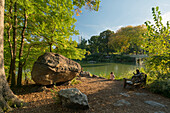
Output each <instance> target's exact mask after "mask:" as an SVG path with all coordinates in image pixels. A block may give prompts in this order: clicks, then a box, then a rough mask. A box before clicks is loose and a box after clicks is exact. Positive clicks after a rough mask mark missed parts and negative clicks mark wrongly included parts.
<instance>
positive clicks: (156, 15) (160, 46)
mask: <svg viewBox="0 0 170 113" xmlns="http://www.w3.org/2000/svg"><path fill="white" fill-rule="evenodd" d="M152 14H153V20H154V24H151V22H150V21H146V22H145V25H146V26H147V29H148V32H147V33H145V34H144V37H143V40H144V43H143V47H144V49H145V50H146V51H148V55H149V57H148V58H147V59H146V69H147V71H148V72H149V73H150V74H151V76H154V77H156V78H157V79H169V78H170V68H169V66H170V62H169V55H170V50H169V45H170V25H169V21H167V23H166V26H164V25H163V23H162V17H161V12H160V11H159V7H156V8H154V7H153V8H152Z"/></svg>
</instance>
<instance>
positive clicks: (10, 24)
mask: <svg viewBox="0 0 170 113" xmlns="http://www.w3.org/2000/svg"><path fill="white" fill-rule="evenodd" d="M10 3H11V4H10V8H9V15H10V16H9V28H8V33H7V34H8V43H9V48H10V55H11V62H12V57H13V50H12V43H11V40H10V39H11V29H12V22H11V21H12V5H13V2H12V0H10ZM11 73H12V63H10V69H9V74H8V75H9V76H8V78H7V81H8V83H9V82H11V76H12V75H11Z"/></svg>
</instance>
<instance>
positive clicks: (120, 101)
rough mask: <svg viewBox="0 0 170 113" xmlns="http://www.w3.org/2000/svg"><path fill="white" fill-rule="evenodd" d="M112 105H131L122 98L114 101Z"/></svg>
mask: <svg viewBox="0 0 170 113" xmlns="http://www.w3.org/2000/svg"><path fill="white" fill-rule="evenodd" d="M113 105H114V106H123V105H131V104H130V103H129V102H128V101H126V100H124V99H122V100H118V101H117V102H116V103H114V104H113Z"/></svg>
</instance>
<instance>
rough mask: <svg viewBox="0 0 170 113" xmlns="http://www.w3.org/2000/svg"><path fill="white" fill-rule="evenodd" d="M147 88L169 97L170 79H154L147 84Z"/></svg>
mask: <svg viewBox="0 0 170 113" xmlns="http://www.w3.org/2000/svg"><path fill="white" fill-rule="evenodd" d="M149 89H150V91H152V92H154V93H158V94H162V95H164V96H166V97H169V98H170V80H155V81H154V82H153V83H151V84H150V85H149Z"/></svg>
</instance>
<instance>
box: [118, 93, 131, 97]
mask: <svg viewBox="0 0 170 113" xmlns="http://www.w3.org/2000/svg"><path fill="white" fill-rule="evenodd" d="M120 94H121V95H123V96H125V97H130V95H129V94H127V93H120Z"/></svg>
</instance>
